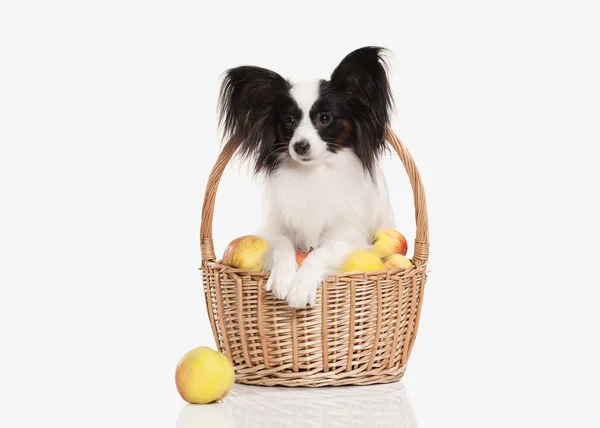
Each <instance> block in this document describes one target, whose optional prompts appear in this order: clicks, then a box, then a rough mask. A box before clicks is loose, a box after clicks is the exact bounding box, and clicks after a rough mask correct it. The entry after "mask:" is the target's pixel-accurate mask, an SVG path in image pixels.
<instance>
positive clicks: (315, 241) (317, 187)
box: [260, 81, 394, 308]
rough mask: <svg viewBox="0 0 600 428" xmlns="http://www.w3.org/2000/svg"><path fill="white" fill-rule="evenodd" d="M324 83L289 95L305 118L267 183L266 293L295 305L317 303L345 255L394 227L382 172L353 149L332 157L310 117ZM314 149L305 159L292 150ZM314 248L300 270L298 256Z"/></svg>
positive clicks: (295, 88) (301, 87)
mask: <svg viewBox="0 0 600 428" xmlns="http://www.w3.org/2000/svg"><path fill="white" fill-rule="evenodd" d="M318 88H319V82H318V81H312V82H305V83H299V84H295V85H293V86H292V91H291V95H292V97H294V99H295V100H296V103H297V104H298V107H299V108H300V110H302V119H301V120H300V123H299V124H298V127H297V128H296V130H295V131H294V135H293V136H292V139H291V141H290V146H289V152H290V155H291V157H292V160H288V161H287V162H285V163H284V164H282V165H281V167H280V168H279V169H278V170H277V171H276V172H274V173H273V174H272V175H271V176H269V178H268V179H267V182H266V183H265V193H264V196H265V202H264V204H263V207H264V208H265V213H264V216H263V219H264V223H263V227H262V231H261V232H260V235H261V236H264V237H265V238H266V239H267V240H269V242H270V246H269V248H270V251H269V253H268V255H267V266H266V267H267V269H269V270H270V271H271V275H270V276H269V280H268V281H267V285H266V289H267V290H268V291H273V293H274V294H275V296H276V297H277V298H279V299H287V300H288V302H289V304H290V306H292V307H295V308H303V307H305V306H306V305H307V304H310V305H314V304H315V299H316V296H317V290H318V288H319V285H320V283H321V281H322V279H323V277H324V276H325V275H326V274H327V273H328V272H331V271H333V270H335V269H337V268H338V266H339V265H340V264H341V263H342V261H343V258H344V256H345V255H346V254H348V253H349V252H351V251H352V250H355V249H358V248H364V249H367V248H368V247H369V246H370V245H371V237H372V236H373V234H374V233H375V232H376V231H377V229H379V228H382V227H390V228H394V216H393V212H392V208H391V206H390V202H389V196H388V189H387V185H386V181H385V178H384V176H383V174H382V172H381V170H380V169H379V168H377V170H376V174H375V180H373V179H372V178H371V176H370V175H369V174H368V173H366V172H365V170H364V168H363V165H362V163H361V162H360V160H359V159H358V157H357V156H356V155H355V154H354V152H352V151H351V150H341V151H338V152H337V153H331V152H329V151H327V144H326V143H325V142H324V141H323V140H321V138H320V136H319V134H318V132H317V130H316V129H315V127H314V125H313V124H312V122H311V120H310V117H309V111H310V109H311V107H312V105H313V104H314V102H315V101H316V99H317V97H318V95H319V90H318ZM300 139H306V140H308V142H309V143H310V151H309V153H308V154H307V157H308V158H310V160H308V161H307V160H306V158H304V159H302V158H300V157H299V156H298V155H297V154H296V153H295V152H294V150H293V145H294V144H295V143H296V142H297V141H299V140H300ZM310 247H313V248H314V251H312V252H311V253H310V254H309V255H308V257H307V258H306V260H305V261H304V262H303V264H302V267H301V268H300V269H298V266H297V263H296V253H295V252H296V250H297V249H299V250H304V251H307V250H308V249H309V248H310Z"/></svg>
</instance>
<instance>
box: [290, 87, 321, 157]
mask: <svg viewBox="0 0 600 428" xmlns="http://www.w3.org/2000/svg"><path fill="white" fill-rule="evenodd" d="M290 94H291V96H292V97H293V98H294V100H296V103H297V104H298V107H299V108H300V110H301V111H302V118H301V119H300V123H299V124H298V127H297V128H296V130H295V131H294V135H292V139H291V140H290V145H289V151H290V156H291V157H292V159H294V160H296V161H298V162H302V163H303V164H305V165H310V164H312V163H314V162H315V161H317V162H318V161H319V160H323V157H324V155H325V153H326V152H327V144H326V143H325V142H324V141H323V140H321V137H320V136H319V133H318V132H317V130H316V129H315V127H314V126H313V124H312V122H311V120H310V116H309V112H310V109H311V107H312V105H313V104H314V103H315V101H316V100H317V98H318V97H319V81H318V80H312V81H307V82H302V83H295V84H294V85H292V90H291V92H290ZM302 139H306V140H308V142H309V143H310V151H309V152H308V153H307V157H309V158H311V160H310V161H306V160H303V159H301V158H300V157H299V156H298V155H297V154H296V152H294V144H296V143H297V142H298V141H299V140H302Z"/></svg>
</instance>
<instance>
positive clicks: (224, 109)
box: [219, 66, 298, 173]
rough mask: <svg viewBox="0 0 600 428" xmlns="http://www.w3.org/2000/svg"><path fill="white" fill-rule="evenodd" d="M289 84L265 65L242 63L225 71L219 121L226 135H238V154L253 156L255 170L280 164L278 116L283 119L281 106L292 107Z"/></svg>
mask: <svg viewBox="0 0 600 428" xmlns="http://www.w3.org/2000/svg"><path fill="white" fill-rule="evenodd" d="M290 88H291V85H290V83H289V82H288V81H287V80H285V79H284V78H283V77H281V76H280V75H279V74H277V73H275V72H273V71H270V70H267V69H265V68H260V67H253V66H242V67H237V68H232V69H230V70H228V71H227V72H226V73H225V78H224V79H223V83H222V85H221V92H220V97H219V107H220V115H219V116H220V117H219V124H220V125H221V126H223V130H224V133H225V136H226V137H233V136H235V137H237V141H238V144H239V146H238V154H240V155H241V156H243V157H246V158H248V157H252V158H254V169H255V172H256V173H259V172H261V171H263V170H264V171H266V172H271V171H272V170H274V169H275V167H276V166H277V164H278V159H277V158H278V153H279V152H280V151H281V150H283V147H281V144H278V141H279V140H280V139H279V138H278V136H277V127H276V120H281V117H280V116H281V114H280V113H281V111H282V109H284V108H286V107H287V109H288V110H290V111H292V110H293V108H292V107H293V104H295V103H293V101H292V100H291V98H290V97H289V90H290ZM290 104H292V107H290ZM296 110H298V108H297V107H296Z"/></svg>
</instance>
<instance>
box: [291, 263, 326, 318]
mask: <svg viewBox="0 0 600 428" xmlns="http://www.w3.org/2000/svg"><path fill="white" fill-rule="evenodd" d="M324 275H325V272H323V271H322V270H321V269H315V268H311V267H309V266H305V265H303V266H302V267H301V268H300V270H299V271H298V273H296V276H294V280H293V281H292V285H291V289H290V292H289V294H288V298H287V301H288V303H289V304H290V306H291V307H292V308H297V309H302V308H304V307H306V305H311V306H314V304H315V302H316V300H317V290H318V289H319V285H320V284H321V281H322V280H323V276H324Z"/></svg>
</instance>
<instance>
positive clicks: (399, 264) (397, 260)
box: [385, 254, 412, 270]
mask: <svg viewBox="0 0 600 428" xmlns="http://www.w3.org/2000/svg"><path fill="white" fill-rule="evenodd" d="M411 266H412V263H411V262H410V260H408V259H407V258H406V256H403V255H402V254H392V255H391V256H389V257H387V258H386V259H385V268H386V269H387V270H393V269H408V268H409V267H411Z"/></svg>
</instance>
